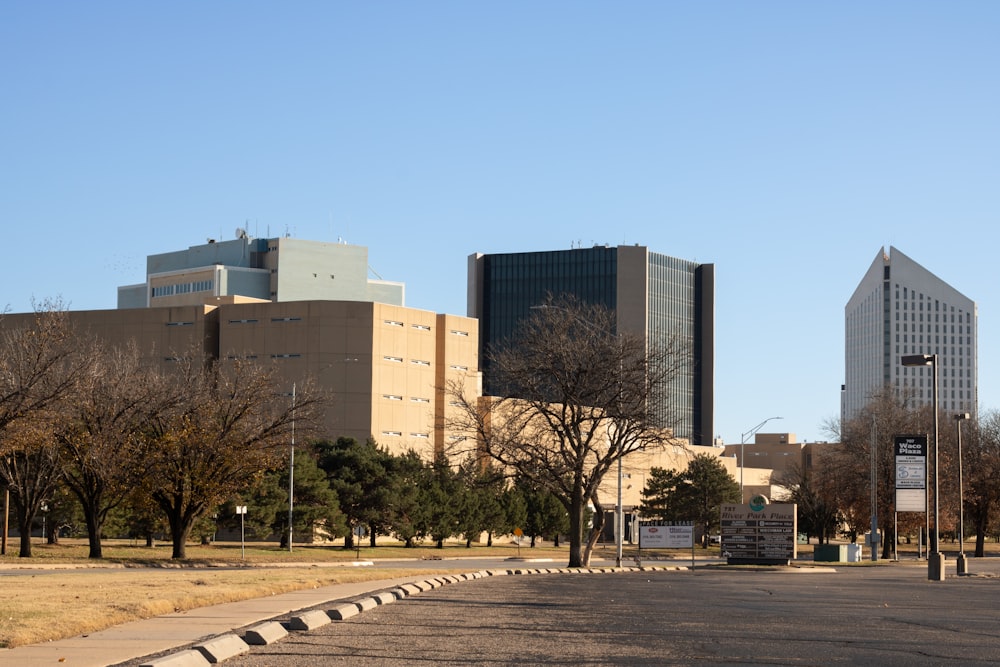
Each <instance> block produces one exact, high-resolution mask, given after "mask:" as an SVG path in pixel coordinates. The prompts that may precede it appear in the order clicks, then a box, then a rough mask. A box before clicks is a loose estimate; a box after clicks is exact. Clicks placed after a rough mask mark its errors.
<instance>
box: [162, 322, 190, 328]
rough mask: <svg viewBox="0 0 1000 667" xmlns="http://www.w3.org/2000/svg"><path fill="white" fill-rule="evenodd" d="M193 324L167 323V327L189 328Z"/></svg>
mask: <svg viewBox="0 0 1000 667" xmlns="http://www.w3.org/2000/svg"><path fill="white" fill-rule="evenodd" d="M193 324H194V322H167V326H168V327H189V326H192V325H193Z"/></svg>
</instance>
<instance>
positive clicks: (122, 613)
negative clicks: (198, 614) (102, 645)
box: [0, 566, 444, 648]
mask: <svg viewBox="0 0 1000 667" xmlns="http://www.w3.org/2000/svg"><path fill="white" fill-rule="evenodd" d="M429 572H435V573H438V574H440V573H442V572H444V571H443V570H429V569H421V568H419V567H415V568H413V569H405V570H404V569H392V570H387V569H382V568H370V567H369V568H317V567H305V566H303V567H284V568H277V569H271V568H264V567H260V568H247V569H240V570H209V569H163V568H143V569H120V568H119V569H106V570H88V571H64V570H60V571H58V572H52V573H44V574H24V575H17V574H14V575H7V576H4V577H3V578H2V579H0V581H2V591H3V595H0V646H3V647H8V648H12V647H14V646H21V645H24V644H34V643H38V642H43V641H49V640H53V639H61V638H64V637H72V636H75V635H79V634H86V633H88V632H94V631H97V630H102V629H104V628H108V627H111V626H113V625H118V624H121V623H125V622H128V621H133V620H137V619H141V618H149V617H151V616H158V615H160V614H167V613H170V612H174V611H183V610H187V609H194V608H197V607H203V606H206V605H212V604H220V603H223V602H233V601H237V600H246V599H249V598H255V597H264V596H267V595H274V594H277V593H284V592H287V591H292V590H302V589H307V588H318V587H320V586H327V585H330V584H338V583H350V582H356V581H370V580H373V579H384V578H390V577H400V576H409V575H411V574H424V573H429ZM70 609H71V610H72V613H67V611H68V610H70Z"/></svg>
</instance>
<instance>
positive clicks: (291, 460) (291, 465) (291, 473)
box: [288, 383, 295, 553]
mask: <svg viewBox="0 0 1000 667" xmlns="http://www.w3.org/2000/svg"><path fill="white" fill-rule="evenodd" d="M294 502H295V383H292V447H291V451H290V452H289V455H288V552H289V553H291V551H292V515H293V514H294V511H293V505H294Z"/></svg>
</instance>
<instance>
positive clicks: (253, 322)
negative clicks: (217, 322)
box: [229, 318, 257, 324]
mask: <svg viewBox="0 0 1000 667" xmlns="http://www.w3.org/2000/svg"><path fill="white" fill-rule="evenodd" d="M229 323H230V324H257V320H256V319H255V318H248V319H245V320H229Z"/></svg>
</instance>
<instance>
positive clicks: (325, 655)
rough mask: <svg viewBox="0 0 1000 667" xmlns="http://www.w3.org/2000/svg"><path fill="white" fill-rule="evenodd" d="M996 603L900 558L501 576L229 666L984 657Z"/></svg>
mask: <svg viewBox="0 0 1000 667" xmlns="http://www.w3.org/2000/svg"><path fill="white" fill-rule="evenodd" d="M998 599H1000V578H997V577H993V576H975V577H963V578H957V577H954V576H952V577H950V578H949V579H948V580H947V581H945V582H929V581H927V571H926V568H925V567H920V566H906V565H893V566H887V567H842V568H837V569H832V568H815V569H812V568H807V569H784V568H781V569H774V570H768V571H760V570H732V569H725V570H723V569H716V568H699V569H697V570H695V571H666V572H626V573H610V574H530V575H518V576H497V577H490V578H487V579H480V580H475V581H467V582H460V583H455V584H449V585H447V586H444V587H442V588H438V589H434V590H432V591H426V592H423V593H419V594H417V595H414V596H410V597H408V598H406V599H404V600H401V601H399V602H396V603H394V604H389V605H385V606H382V607H379V608H377V609H374V610H371V611H367V612H364V613H363V614H360V615H359V616H356V617H353V618H351V619H348V620H346V621H339V622H335V623H332V624H330V625H327V626H324V627H322V628H319V629H317V630H314V631H311V632H308V633H294V634H292V635H291V636H289V637H288V638H286V639H284V640H283V641H281V642H279V643H276V644H273V645H271V646H266V647H253V649H252V651H251V653H250V654H248V655H246V656H241V657H239V658H232V659H229V660H226V661H225V663H224V664H225V665H226V667H262V666H265V665H266V666H267V667H296V666H304V665H355V666H357V665H361V666H373V665H378V666H397V665H398V666H400V667H402V666H403V665H419V664H427V665H432V664H433V665H510V664H527V665H693V664H711V665H838V664H844V665H859V664H864V665H900V666H903V665H906V666H907V667H913V666H919V665H942V664H954V665H993V664H997V662H1000V608H998V607H1000V605H997V604H996V601H997V600H998Z"/></svg>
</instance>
